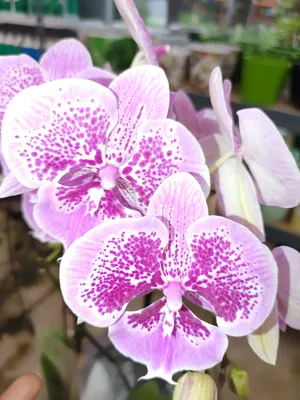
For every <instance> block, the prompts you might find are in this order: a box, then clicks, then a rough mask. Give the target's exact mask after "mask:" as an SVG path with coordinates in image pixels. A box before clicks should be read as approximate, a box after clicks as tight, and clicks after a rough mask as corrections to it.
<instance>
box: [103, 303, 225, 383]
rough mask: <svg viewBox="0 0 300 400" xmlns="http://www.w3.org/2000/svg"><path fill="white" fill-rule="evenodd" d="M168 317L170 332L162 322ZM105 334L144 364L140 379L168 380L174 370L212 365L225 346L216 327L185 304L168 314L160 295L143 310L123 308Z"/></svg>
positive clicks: (221, 354)
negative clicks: (131, 310) (133, 310)
mask: <svg viewBox="0 0 300 400" xmlns="http://www.w3.org/2000/svg"><path fill="white" fill-rule="evenodd" d="M172 317H173V318H172ZM168 319H169V320H171V323H173V330H172V327H171V330H170V332H166V331H167V330H166V328H165V326H164V325H165V324H164V323H166V322H167V323H169V324H170V321H168ZM172 319H173V320H172ZM166 320H167V321H166ZM168 333H169V334H168ZM109 337H110V340H111V341H112V343H113V344H114V345H115V347H116V348H117V349H118V350H119V351H120V352H121V353H123V354H124V355H125V356H127V357H130V358H132V359H133V360H134V361H136V362H139V363H142V364H145V365H146V366H147V369H148V373H147V375H146V376H144V377H143V379H152V378H162V379H165V380H166V381H168V382H169V383H171V384H172V383H174V381H173V379H172V376H173V375H174V374H175V373H176V372H179V371H184V370H193V371H201V370H205V369H208V368H211V367H213V366H214V365H216V364H217V363H219V362H220V361H221V360H222V358H223V355H224V353H225V351H226V349H227V346H228V339H227V337H226V335H224V333H222V332H221V330H220V329H218V328H217V327H215V326H212V325H209V324H207V323H206V322H203V321H201V320H200V319H198V318H197V317H196V316H195V315H194V314H193V313H192V312H191V311H189V310H188V308H187V307H185V306H183V307H182V308H181V310H180V311H178V312H176V313H174V314H173V315H171V316H169V315H168V310H167V307H166V306H165V300H164V299H161V300H159V301H157V302H155V303H153V304H152V305H151V306H149V307H147V308H145V309H144V310H141V311H136V312H126V313H125V314H124V315H123V317H122V318H120V319H119V321H118V322H117V323H116V324H115V325H113V326H111V327H110V328H109Z"/></svg>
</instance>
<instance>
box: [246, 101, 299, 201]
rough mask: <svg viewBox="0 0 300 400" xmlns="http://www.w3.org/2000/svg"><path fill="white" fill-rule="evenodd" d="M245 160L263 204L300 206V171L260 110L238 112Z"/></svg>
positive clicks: (276, 130)
mask: <svg viewBox="0 0 300 400" xmlns="http://www.w3.org/2000/svg"><path fill="white" fill-rule="evenodd" d="M238 116H239V121H240V133H241V137H242V143H243V156H244V159H245V161H246V163H247V164H248V166H249V168H250V170H251V173H252V175H253V176H254V179H255V182H256V186H257V188H258V194H259V200H260V203H261V204H266V205H269V206H278V207H284V208H291V207H294V206H297V205H298V204H299V202H300V194H299V186H300V171H299V168H298V166H297V164H296V161H295V160H294V158H293V156H292V154H291V153H290V151H289V149H288V147H287V146H286V144H285V142H284V140H283V138H282V136H281V134H280V132H279V131H278V129H277V128H276V126H275V125H274V123H273V122H272V121H271V120H270V119H269V118H268V117H267V116H266V115H265V114H264V113H263V112H262V111H261V110H259V109H255V108H253V109H246V110H242V111H239V112H238Z"/></svg>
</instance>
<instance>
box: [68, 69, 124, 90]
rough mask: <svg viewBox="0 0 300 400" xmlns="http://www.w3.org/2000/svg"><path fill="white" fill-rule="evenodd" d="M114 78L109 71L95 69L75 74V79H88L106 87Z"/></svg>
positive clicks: (114, 75)
mask: <svg viewBox="0 0 300 400" xmlns="http://www.w3.org/2000/svg"><path fill="white" fill-rule="evenodd" d="M116 76H117V75H116V74H114V73H113V72H111V71H108V70H106V69H102V68H97V67H90V68H88V69H85V70H83V71H80V72H78V73H77V74H76V78H82V79H89V80H91V81H94V82H96V83H99V84H100V85H103V86H106V87H108V86H109V85H110V84H111V82H112V81H113V80H114V79H115V78H116Z"/></svg>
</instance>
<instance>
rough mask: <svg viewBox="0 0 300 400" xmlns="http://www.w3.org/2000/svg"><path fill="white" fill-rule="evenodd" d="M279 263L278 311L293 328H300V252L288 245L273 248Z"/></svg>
mask: <svg viewBox="0 0 300 400" xmlns="http://www.w3.org/2000/svg"><path fill="white" fill-rule="evenodd" d="M272 253H273V256H274V258H275V260H276V262H277V265H278V274H279V275H278V295H277V299H278V313H279V316H280V317H281V319H283V320H284V321H285V323H286V324H287V325H288V326H290V327H291V328H293V329H300V254H299V253H298V251H296V250H295V249H292V248H291V247H287V246H280V247H276V248H275V249H273V250H272Z"/></svg>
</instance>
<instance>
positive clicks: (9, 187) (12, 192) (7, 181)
mask: <svg viewBox="0 0 300 400" xmlns="http://www.w3.org/2000/svg"><path fill="white" fill-rule="evenodd" d="M31 190H32V189H31V188H28V187H26V186H23V185H22V184H21V183H20V182H19V181H18V180H17V179H16V177H15V176H14V174H13V173H12V172H10V173H9V174H8V175H7V176H5V178H4V180H3V182H2V183H1V186H0V198H1V199H3V198H4V197H10V196H17V195H19V194H22V193H26V192H30V191H31Z"/></svg>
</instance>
